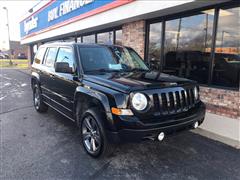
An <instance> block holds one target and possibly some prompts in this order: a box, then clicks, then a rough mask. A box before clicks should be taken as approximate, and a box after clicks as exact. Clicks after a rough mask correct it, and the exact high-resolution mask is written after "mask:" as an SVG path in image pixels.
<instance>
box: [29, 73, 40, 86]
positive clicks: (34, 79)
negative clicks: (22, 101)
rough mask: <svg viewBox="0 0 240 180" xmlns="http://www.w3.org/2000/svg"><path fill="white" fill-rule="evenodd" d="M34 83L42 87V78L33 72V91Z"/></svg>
mask: <svg viewBox="0 0 240 180" xmlns="http://www.w3.org/2000/svg"><path fill="white" fill-rule="evenodd" d="M34 83H37V84H39V85H40V76H39V74H38V73H36V72H32V74H31V87H32V89H33V85H34Z"/></svg>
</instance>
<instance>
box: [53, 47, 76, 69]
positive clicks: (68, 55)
mask: <svg viewBox="0 0 240 180" xmlns="http://www.w3.org/2000/svg"><path fill="white" fill-rule="evenodd" d="M56 62H67V63H68V64H69V66H70V67H71V68H73V67H74V58H73V51H72V48H60V49H59V51H58V55H57V61H56Z"/></svg>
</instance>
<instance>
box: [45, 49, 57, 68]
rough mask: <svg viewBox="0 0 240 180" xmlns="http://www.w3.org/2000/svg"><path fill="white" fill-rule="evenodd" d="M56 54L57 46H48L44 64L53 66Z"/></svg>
mask: <svg viewBox="0 0 240 180" xmlns="http://www.w3.org/2000/svg"><path fill="white" fill-rule="evenodd" d="M56 54H57V48H49V49H48V52H47V56H46V58H45V63H44V64H45V65H46V66H48V67H53V65H54V62H55V59H56Z"/></svg>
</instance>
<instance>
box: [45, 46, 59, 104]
mask: <svg viewBox="0 0 240 180" xmlns="http://www.w3.org/2000/svg"><path fill="white" fill-rule="evenodd" d="M57 51H58V48H57V47H48V48H47V52H46V55H45V58H44V61H43V64H42V69H41V88H42V93H43V96H44V99H45V100H46V101H47V102H48V103H51V104H52V101H55V100H56V95H55V93H54V92H55V70H54V63H55V60H56V56H57Z"/></svg>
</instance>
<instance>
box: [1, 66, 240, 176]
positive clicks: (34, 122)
mask: <svg viewBox="0 0 240 180" xmlns="http://www.w3.org/2000/svg"><path fill="white" fill-rule="evenodd" d="M0 82H1V83H0V91H1V94H0V105H1V106H0V128H1V129H0V132H1V133H0V140H1V144H0V153H1V159H0V165H1V168H0V169H1V172H0V179H34V180H35V179H178V180H179V179H184V180H185V179H192V180H196V179H231V180H233V179H240V151H239V150H236V149H234V148H232V147H229V146H227V145H224V144H222V143H220V142H216V141H213V140H210V139H207V138H205V137H202V136H200V135H197V134H194V133H192V132H184V133H180V134H178V135H177V136H172V137H169V138H166V139H165V141H163V142H161V143H160V142H153V141H145V142H143V143H138V144H122V145H120V146H119V147H118V148H117V149H116V150H115V152H114V154H113V155H112V156H111V157H108V158H105V159H99V160H96V159H92V158H91V157H89V156H87V155H86V153H85V152H84V151H83V148H82V147H81V145H80V143H79V139H78V131H77V128H76V127H75V126H74V123H72V122H71V121H69V120H68V119H66V118H65V117H63V116H61V115H59V114H58V113H56V112H55V111H54V110H51V109H49V111H48V113H45V114H39V113H37V112H36V111H35V110H34V108H33V106H32V92H31V88H30V76H29V75H28V74H27V73H26V72H25V71H24V70H16V69H15V70H14V69H1V70H0Z"/></svg>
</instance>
